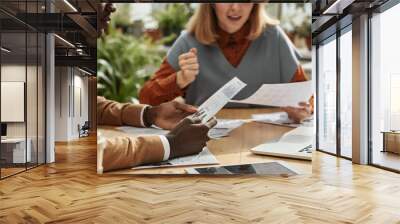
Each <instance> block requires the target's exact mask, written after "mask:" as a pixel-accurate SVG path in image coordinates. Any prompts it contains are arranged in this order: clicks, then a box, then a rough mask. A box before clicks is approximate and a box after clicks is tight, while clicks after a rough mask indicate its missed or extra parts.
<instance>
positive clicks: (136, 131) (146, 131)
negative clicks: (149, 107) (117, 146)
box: [116, 126, 169, 136]
mask: <svg viewBox="0 0 400 224" xmlns="http://www.w3.org/2000/svg"><path fill="white" fill-rule="evenodd" d="M116 129H117V130H120V131H123V132H125V133H128V134H132V135H134V136H138V135H140V136H146V135H165V134H167V133H168V132H169V131H168V130H164V129H160V128H137V127H132V126H121V127H117V128H116Z"/></svg>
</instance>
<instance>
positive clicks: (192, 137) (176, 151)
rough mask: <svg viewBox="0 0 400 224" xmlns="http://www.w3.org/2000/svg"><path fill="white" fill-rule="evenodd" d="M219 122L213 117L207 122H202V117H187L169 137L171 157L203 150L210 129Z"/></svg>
mask: <svg viewBox="0 0 400 224" xmlns="http://www.w3.org/2000/svg"><path fill="white" fill-rule="evenodd" d="M216 124H217V120H215V119H214V118H212V119H211V120H210V121H208V122H207V123H206V124H201V120H200V118H194V119H192V118H185V119H183V120H182V121H181V122H179V124H178V125H177V126H176V127H175V128H174V129H173V130H171V131H170V132H169V133H168V134H167V135H166V137H167V139H168V142H169V145H170V148H171V151H170V156H169V158H170V159H172V158H175V157H180V156H187V155H192V154H195V153H199V152H201V150H202V149H203V148H204V147H205V146H206V145H207V141H208V140H210V138H209V137H208V131H209V130H210V129H211V128H212V127H214V126H215V125H216Z"/></svg>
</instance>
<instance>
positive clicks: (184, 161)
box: [132, 147, 219, 170]
mask: <svg viewBox="0 0 400 224" xmlns="http://www.w3.org/2000/svg"><path fill="white" fill-rule="evenodd" d="M214 164H219V162H218V160H217V158H215V156H214V155H213V154H212V153H211V152H210V150H208V148H207V147H204V148H203V150H202V151H201V152H200V153H199V154H196V155H191V156H184V157H179V158H175V159H171V160H167V161H163V162H159V163H153V164H148V165H144V166H138V167H134V168H132V169H133V170H138V169H150V168H162V167H178V166H193V165H214Z"/></svg>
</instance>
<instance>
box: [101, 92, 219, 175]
mask: <svg viewBox="0 0 400 224" xmlns="http://www.w3.org/2000/svg"><path fill="white" fill-rule="evenodd" d="M196 111H197V109H196V108H195V107H192V106H190V105H187V104H182V103H179V102H176V101H170V102H167V103H163V104H161V105H159V106H154V107H152V106H149V105H142V104H131V103H118V102H115V101H111V100H107V99H105V98H104V97H97V123H98V124H99V125H130V126H136V127H150V126H152V125H153V124H154V125H156V126H158V127H160V128H163V129H172V130H171V131H170V132H169V133H168V134H167V135H166V136H163V135H154V136H141V137H117V138H111V139H110V138H109V139H98V149H97V171H98V173H102V172H103V171H109V170H115V169H122V168H128V167H134V166H138V165H141V164H146V163H154V162H160V161H164V160H168V159H171V158H175V157H179V156H186V155H191V154H195V153H199V152H200V151H201V150H202V149H203V147H205V146H206V142H207V141H208V140H209V138H208V135H207V133H208V131H209V129H210V128H212V127H213V126H215V125H216V123H217V122H216V120H215V119H211V120H210V121H209V122H208V123H206V124H201V123H200V119H199V118H186V117H187V116H188V115H190V114H192V113H194V112H196Z"/></svg>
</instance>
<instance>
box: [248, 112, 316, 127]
mask: <svg viewBox="0 0 400 224" xmlns="http://www.w3.org/2000/svg"><path fill="white" fill-rule="evenodd" d="M251 118H252V120H253V121H256V122H262V123H268V124H276V125H282V126H287V127H293V128H296V127H300V126H313V125H314V122H313V119H306V120H304V121H303V122H302V123H300V124H298V123H295V122H294V121H293V120H292V119H290V118H289V116H288V114H287V113H286V112H275V113H265V114H253V115H251Z"/></svg>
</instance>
